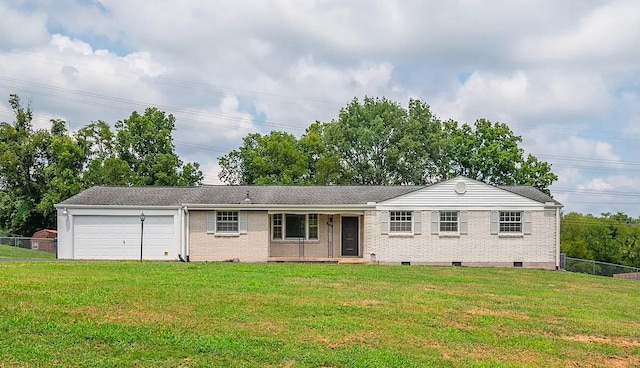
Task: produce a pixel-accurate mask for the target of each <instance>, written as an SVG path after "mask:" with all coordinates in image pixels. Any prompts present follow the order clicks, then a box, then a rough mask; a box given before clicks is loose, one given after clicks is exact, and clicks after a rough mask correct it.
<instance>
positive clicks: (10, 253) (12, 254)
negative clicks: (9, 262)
mask: <svg viewBox="0 0 640 368" xmlns="http://www.w3.org/2000/svg"><path fill="white" fill-rule="evenodd" d="M0 258H56V256H55V254H53V253H47V252H41V251H37V250H31V249H24V248H20V247H13V246H10V245H0Z"/></svg>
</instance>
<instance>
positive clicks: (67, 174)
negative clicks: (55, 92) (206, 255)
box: [0, 95, 202, 235]
mask: <svg viewBox="0 0 640 368" xmlns="http://www.w3.org/2000/svg"><path fill="white" fill-rule="evenodd" d="M9 104H10V106H11V108H12V109H13V112H14V115H15V119H14V121H13V123H4V122H3V123H0V230H1V231H3V232H9V233H14V234H22V235H31V234H32V233H33V232H35V231H36V230H38V229H42V228H55V226H56V216H55V213H56V212H55V209H54V205H55V204H56V203H59V202H61V201H63V200H65V199H67V198H69V197H71V196H73V195H75V194H77V193H79V192H80V191H82V190H83V189H85V188H88V187H90V186H92V185H96V184H97V185H195V184H199V183H200V182H201V181H202V172H201V171H200V169H199V164H198V163H187V164H184V163H183V162H182V161H181V160H180V158H179V157H178V155H177V154H176V153H175V150H174V146H173V138H172V132H173V130H174V122H175V120H174V118H173V116H171V115H168V116H167V115H165V113H164V112H162V111H159V110H157V109H147V110H146V111H145V114H144V115H139V114H137V113H136V112H134V113H133V114H132V115H131V116H130V117H129V119H125V120H124V121H120V122H118V123H116V128H117V133H113V131H112V130H111V127H110V126H109V124H107V123H105V122H103V121H97V122H92V123H91V124H89V125H87V126H86V127H83V128H82V129H80V130H79V131H78V132H77V134H76V135H75V136H71V135H70V134H69V132H68V131H67V128H66V127H67V124H66V122H65V121H64V120H60V119H53V120H51V128H50V130H34V129H33V126H32V123H31V121H32V117H33V113H32V111H31V106H30V105H27V106H23V105H22V103H21V101H20V98H19V97H18V96H17V95H11V96H10V98H9Z"/></svg>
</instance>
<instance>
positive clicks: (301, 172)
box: [219, 132, 309, 184]
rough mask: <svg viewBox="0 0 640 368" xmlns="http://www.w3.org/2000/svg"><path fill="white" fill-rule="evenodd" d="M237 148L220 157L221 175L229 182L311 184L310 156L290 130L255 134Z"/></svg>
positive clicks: (246, 138) (247, 137) (245, 139)
mask: <svg viewBox="0 0 640 368" xmlns="http://www.w3.org/2000/svg"><path fill="white" fill-rule="evenodd" d="M242 141H243V144H242V146H241V147H240V148H239V149H238V150H234V151H231V152H230V153H229V154H227V155H225V156H223V157H221V158H220V159H219V162H220V166H221V168H222V170H221V172H220V178H221V179H222V180H224V181H226V182H228V183H230V184H305V183H309V163H308V156H307V155H305V153H304V152H303V151H302V149H301V147H300V143H299V142H298V140H297V139H296V138H295V137H294V136H293V135H291V134H289V133H284V132H271V133H270V134H268V135H264V136H263V135H261V134H259V133H252V134H249V135H248V136H246V137H245V138H244V139H243V140H242Z"/></svg>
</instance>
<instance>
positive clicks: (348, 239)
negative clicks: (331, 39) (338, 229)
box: [342, 217, 360, 256]
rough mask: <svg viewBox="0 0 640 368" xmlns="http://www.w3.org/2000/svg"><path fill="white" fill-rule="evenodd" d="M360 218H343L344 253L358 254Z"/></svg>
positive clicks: (349, 254) (344, 254) (348, 254)
mask: <svg viewBox="0 0 640 368" xmlns="http://www.w3.org/2000/svg"><path fill="white" fill-rule="evenodd" d="M359 233H360V232H359V231H358V218H357V217H343V218H342V255H343V256H357V255H358V234H359Z"/></svg>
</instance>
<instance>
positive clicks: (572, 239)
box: [560, 212, 640, 267]
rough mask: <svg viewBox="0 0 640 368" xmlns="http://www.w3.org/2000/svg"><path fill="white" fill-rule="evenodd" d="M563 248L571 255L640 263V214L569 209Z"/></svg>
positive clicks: (562, 231) (562, 228)
mask: <svg viewBox="0 0 640 368" xmlns="http://www.w3.org/2000/svg"><path fill="white" fill-rule="evenodd" d="M560 248H561V251H562V252H564V253H565V254H567V256H569V257H574V258H582V259H592V260H596V261H602V262H610V263H618V264H624V265H627V266H633V267H640V218H638V219H634V218H631V217H629V216H627V215H626V214H624V213H621V212H618V213H616V214H610V213H603V214H602V215H601V216H600V217H596V216H593V215H590V214H588V215H583V214H580V213H575V212H572V213H568V214H566V215H564V216H562V222H561V226H560Z"/></svg>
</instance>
